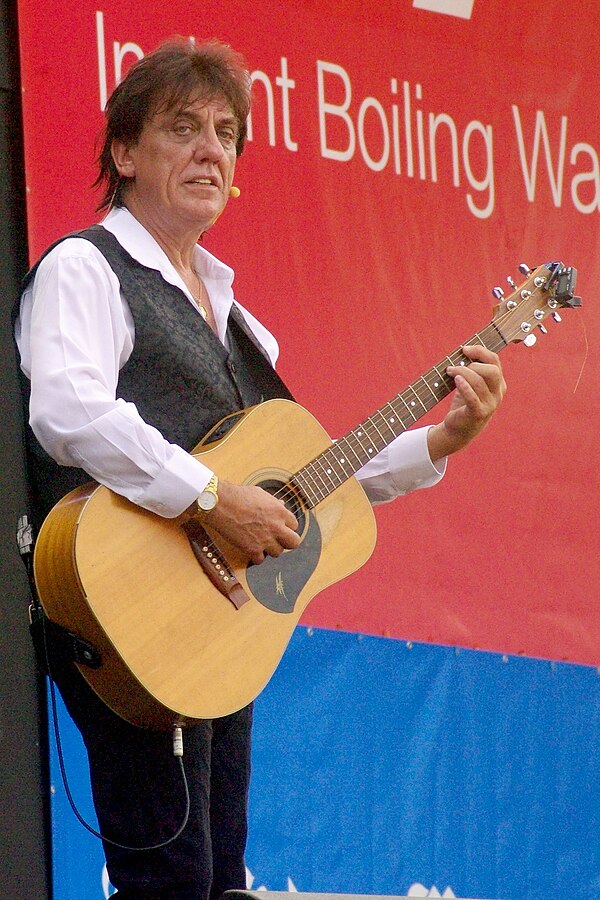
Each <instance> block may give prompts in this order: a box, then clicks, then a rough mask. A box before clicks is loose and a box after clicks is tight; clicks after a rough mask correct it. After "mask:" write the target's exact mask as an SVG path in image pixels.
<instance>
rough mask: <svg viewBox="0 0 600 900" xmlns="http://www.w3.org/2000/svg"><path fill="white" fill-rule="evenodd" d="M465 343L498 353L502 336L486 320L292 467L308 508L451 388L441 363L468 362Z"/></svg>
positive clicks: (505, 343) (401, 431)
mask: <svg viewBox="0 0 600 900" xmlns="http://www.w3.org/2000/svg"><path fill="white" fill-rule="evenodd" d="M465 344H481V345H482V346H484V347H487V348H488V349H489V350H493V351H494V352H495V353H498V352H499V351H500V350H502V349H503V348H504V347H506V345H507V342H506V341H505V339H504V338H503V337H502V335H501V333H500V331H499V330H498V328H497V327H496V325H495V324H494V323H493V322H491V323H490V324H489V325H487V326H486V328H484V329H483V330H482V331H480V332H478V333H477V334H475V335H474V336H473V337H472V338H471V339H470V340H468V341H465V342H464V344H463V345H461V347H458V348H457V349H456V350H454V351H453V352H452V353H450V354H449V355H448V356H446V357H444V359H442V360H441V361H440V362H439V363H437V365H435V366H432V367H431V369H429V371H428V372H426V373H425V374H424V375H422V376H421V377H420V378H418V379H417V380H416V381H413V382H412V384H410V385H409V386H408V387H407V388H406V389H405V390H403V391H402V392H401V393H399V394H397V395H396V396H395V397H393V398H392V399H391V400H390V401H388V403H385V404H384V405H383V406H382V407H380V408H379V409H378V410H377V411H376V412H375V413H373V415H371V416H369V417H368V419H365V420H364V422H361V423H360V425H357V426H356V428H353V429H352V431H349V432H348V434H346V435H345V436H344V437H343V438H341V439H340V440H338V441H336V442H335V443H334V444H332V445H331V447H328V448H327V450H324V451H323V453H320V454H319V456H317V457H315V458H314V459H313V460H312V461H311V462H309V463H307V465H306V466H304V467H303V468H302V469H300V470H299V471H298V472H296V474H295V475H294V476H293V478H292V479H291V484H292V485H293V486H294V487H296V488H297V489H298V490H299V491H300V492H301V494H302V496H303V498H304V500H305V502H306V505H307V506H308V507H309V508H311V509H312V508H313V507H315V506H317V505H318V504H319V503H321V501H322V500H324V499H325V498H326V497H328V496H329V495H330V494H331V493H332V492H333V491H335V489H336V488H338V487H339V486H340V485H341V484H343V483H344V482H345V481H347V479H348V478H351V477H352V476H353V475H355V474H356V472H358V470H359V469H361V468H362V467H363V466H364V465H365V463H367V462H368V461H369V460H370V459H373V457H375V456H376V455H377V454H378V453H380V452H381V450H384V449H385V447H387V446H388V445H389V444H391V443H392V441H393V440H395V439H396V438H397V437H399V435H401V434H402V433H403V432H405V431H406V430H407V429H408V428H410V427H411V425H414V424H415V422H418V421H419V419H421V418H422V417H423V416H424V415H425V414H426V413H427V412H429V410H430V409H433V407H434V406H436V405H437V404H438V403H439V402H440V401H441V400H443V399H444V397H447V396H448V394H450V393H451V392H452V390H453V389H454V379H452V378H450V377H449V376H448V375H447V374H446V369H447V367H448V366H461V365H468V364H469V362H470V360H469V359H468V358H467V357H466V356H465V355H464V353H463V352H462V346H464V345H465Z"/></svg>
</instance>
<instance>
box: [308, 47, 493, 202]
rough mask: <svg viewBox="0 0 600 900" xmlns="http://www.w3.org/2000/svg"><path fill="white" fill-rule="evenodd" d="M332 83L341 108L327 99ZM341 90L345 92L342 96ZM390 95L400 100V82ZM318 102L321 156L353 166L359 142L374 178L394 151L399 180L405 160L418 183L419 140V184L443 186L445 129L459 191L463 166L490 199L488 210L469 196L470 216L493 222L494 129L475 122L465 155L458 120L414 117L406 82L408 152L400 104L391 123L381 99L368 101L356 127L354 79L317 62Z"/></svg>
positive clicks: (393, 83)
mask: <svg viewBox="0 0 600 900" xmlns="http://www.w3.org/2000/svg"><path fill="white" fill-rule="evenodd" d="M332 79H333V82H332ZM332 83H333V84H334V85H335V89H336V94H337V97H338V102H335V103H334V102H333V101H332V100H330V99H328V96H330V94H329V95H328V93H327V85H329V86H331V84H332ZM340 87H341V88H342V90H341V92H340ZM390 90H391V94H392V97H393V98H395V97H397V96H398V82H397V79H395V78H392V79H391V80H390ZM330 92H331V87H330ZM317 96H318V105H319V135H320V146H321V156H323V157H324V158H325V159H333V160H336V161H337V162H349V161H350V160H351V159H353V158H354V156H355V153H356V146H357V137H358V148H359V151H360V155H361V156H362V159H363V161H364V163H365V164H366V165H367V166H368V168H369V169H371V170H372V171H374V172H381V171H382V170H383V169H385V168H386V166H388V164H389V163H390V151H392V157H393V161H392V166H393V170H394V172H395V174H396V175H400V174H402V156H403V155H404V159H405V164H406V175H407V177H408V178H413V177H414V173H415V159H414V145H415V138H416V155H417V164H418V172H419V178H420V179H421V180H422V181H425V180H427V178H428V177H429V178H430V180H431V181H432V182H434V183H436V182H437V181H438V144H437V137H438V131H440V130H441V129H443V130H444V131H445V132H446V133H447V135H448V139H449V143H450V156H451V164H452V183H453V185H454V187H459V186H460V177H461V168H460V163H461V162H462V170H463V172H464V176H465V178H466V180H467V182H468V184H469V186H470V187H471V188H472V190H473V191H477V192H479V194H484V193H486V194H487V196H486V197H485V202H484V204H483V205H479V204H478V203H476V202H475V199H474V197H473V194H472V193H467V194H466V195H465V196H466V202H467V206H468V207H469V210H470V212H471V213H472V214H473V215H474V216H476V217H477V218H480V219H487V218H488V217H489V216H490V215H491V214H492V212H493V210H494V197H495V188H494V168H493V135H492V127H491V125H484V124H483V123H482V122H479V121H478V120H473V121H471V122H469V123H468V125H467V126H466V128H465V130H464V133H463V136H462V142H460V153H459V140H458V128H457V125H456V123H455V121H454V119H453V118H452V117H451V116H450V115H448V114H447V113H440V114H437V115H436V114H435V113H432V112H430V113H429V114H428V116H425V114H424V112H423V110H422V109H421V108H420V107H419V106H418V105H417V106H416V108H415V109H414V112H413V108H412V94H411V85H410V84H409V82H407V81H405V82H404V85H403V118H404V146H402V140H401V136H400V108H399V105H398V103H392V104H391V117H390V121H388V115H387V113H386V110H385V107H384V106H383V104H382V103H381V102H380V101H379V100H378V99H377V98H375V97H365V99H364V100H363V101H362V102H361V103H360V105H359V107H358V111H357V114H356V124H355V123H354V120H353V118H352V115H351V112H350V110H351V104H352V82H351V79H350V76H349V75H348V73H347V72H346V70H345V69H344V68H343V67H342V66H340V65H338V64H337V63H331V62H325V61H324V60H317ZM414 99H415V100H417V101H419V103H420V102H421V101H422V100H423V88H422V86H421V85H420V84H417V85H415V88H414ZM367 117H368V118H369V122H370V124H371V128H370V130H369V131H368V134H369V136H370V140H371V141H372V142H373V135H374V134H376V135H377V145H376V147H373V146H372V145H371V146H369V144H368V140H367V129H366V124H365V123H366V121H367ZM328 124H330V125H331V124H336V125H337V126H338V127H337V129H336V138H337V143H336V145H335V146H332V143H333V139H331V137H330V134H328ZM330 131H331V129H330ZM477 136H478V137H477ZM474 139H476V140H477V142H478V143H479V145H480V146H479V149H480V150H483V156H484V161H485V164H484V174H483V177H482V178H478V177H477V176H476V175H475V173H474V171H473V163H472V141H473V140H474ZM476 149H477V148H476ZM403 151H404V152H403ZM478 157H479V158H480V157H481V153H479V154H478Z"/></svg>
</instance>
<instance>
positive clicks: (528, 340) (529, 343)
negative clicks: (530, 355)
mask: <svg viewBox="0 0 600 900" xmlns="http://www.w3.org/2000/svg"><path fill="white" fill-rule="evenodd" d="M536 341H537V338H536V336H535V334H528V335H527V337H526V338H525V339H524V340H523V343H524V344H525V346H526V347H533V345H534V344H535V342H536Z"/></svg>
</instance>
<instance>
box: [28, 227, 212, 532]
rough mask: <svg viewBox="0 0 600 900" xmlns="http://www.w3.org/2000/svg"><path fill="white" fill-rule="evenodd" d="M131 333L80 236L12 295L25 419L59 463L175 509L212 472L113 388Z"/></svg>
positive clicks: (153, 505)
mask: <svg viewBox="0 0 600 900" xmlns="http://www.w3.org/2000/svg"><path fill="white" fill-rule="evenodd" d="M133 337H134V328H133V321H132V318H131V315H130V313H129V309H128V307H127V305H126V304H124V303H123V300H122V298H121V295H120V285H119V282H118V279H117V277H116V276H115V274H114V272H113V271H112V269H111V268H110V266H109V265H108V263H107V262H106V260H105V259H104V257H103V256H102V254H101V253H100V252H99V251H98V250H97V248H96V247H94V246H93V245H92V244H91V243H90V242H89V241H85V240H81V239H76V238H69V239H67V240H65V241H63V242H62V243H61V244H60V245H59V246H58V247H56V248H55V249H54V250H53V251H51V253H49V254H48V256H47V257H45V259H44V260H43V261H42V263H41V264H40V267H39V269H38V272H37V274H36V277H35V281H34V284H33V286H32V287H31V288H30V289H29V290H28V291H26V292H25V293H24V295H23V297H22V300H21V314H20V322H19V327H18V330H17V343H18V345H19V350H20V353H21V366H22V369H23V371H24V373H25V374H26V375H27V376H28V377H29V378H30V379H31V402H30V423H31V427H32V429H33V431H34V434H35V435H36V437H37V439H38V440H39V442H40V444H41V445H42V447H43V448H44V449H45V450H46V452H47V453H49V454H50V456H52V457H53V458H54V459H55V460H56V461H57V462H58V463H60V464H62V465H67V466H78V467H81V468H83V469H84V470H85V471H86V472H87V473H88V474H89V475H90V476H91V477H92V478H94V479H96V480H97V481H98V482H99V483H101V484H104V485H106V486H107V487H109V488H111V489H112V490H114V491H115V492H116V493H119V494H122V495H123V496H124V497H127V498H128V499H129V500H131V501H132V502H134V503H137V504H138V505H140V506H143V507H144V508H146V509H149V510H151V511H152V512H156V513H158V514H159V515H163V516H167V517H174V516H177V515H179V513H181V512H183V510H184V509H186V508H187V507H188V506H189V505H190V503H192V502H193V500H194V499H195V498H196V497H197V496H198V494H199V493H200V492H201V491H202V489H203V488H204V487H205V485H206V484H207V482H208V480H209V478H210V476H211V474H212V473H211V471H210V470H209V469H208V468H207V467H206V466H204V465H203V464H202V463H200V462H199V461H198V460H197V459H195V458H194V457H193V456H191V454H189V453H187V452H186V451H185V450H183V449H182V448H181V447H178V446H176V445H174V444H171V443H169V442H168V441H166V440H165V439H164V438H163V437H162V435H161V434H160V432H159V431H158V430H157V429H156V428H154V427H152V426H151V425H149V424H148V423H147V422H145V421H144V420H143V419H142V418H141V416H140V415H139V413H138V411H137V409H136V407H135V405H134V404H133V403H128V402H125V401H124V400H122V399H118V398H117V396H116V392H117V382H118V378H119V371H120V369H121V367H122V366H123V365H124V363H125V362H126V361H127V359H128V358H129V356H130V354H131V351H132V349H133Z"/></svg>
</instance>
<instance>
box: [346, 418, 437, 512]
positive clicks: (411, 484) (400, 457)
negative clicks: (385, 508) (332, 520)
mask: <svg viewBox="0 0 600 900" xmlns="http://www.w3.org/2000/svg"><path fill="white" fill-rule="evenodd" d="M430 427H431V426H426V427H424V428H414V429H411V430H410V431H405V432H404V434H401V435H400V437H397V438H396V439H395V440H394V441H392V443H391V444H389V446H388V447H386V448H385V450H382V451H381V453H379V454H378V455H377V456H376V457H375V459H373V460H370V461H369V462H368V463H367V464H366V466H363V468H362V469H360V471H359V472H357V477H358V479H359V480H360V483H361V485H362V486H363V488H364V489H365V491H366V493H367V496H368V497H369V500H370V501H371V503H373V504H377V503H388V502H389V501H390V500H394V499H395V498H396V497H400V496H402V495H403V494H407V493H409V492H410V491H414V490H417V489H419V488H428V487H433V485H435V484H437V483H438V482H439V481H441V479H442V478H443V477H444V474H445V472H446V463H447V460H446V459H445V458H444V459H440V460H438V461H437V462H436V463H433V462H432V461H431V458H430V456H429V449H428V447H427V433H428V431H429V428H430Z"/></svg>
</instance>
